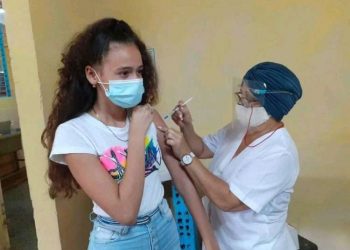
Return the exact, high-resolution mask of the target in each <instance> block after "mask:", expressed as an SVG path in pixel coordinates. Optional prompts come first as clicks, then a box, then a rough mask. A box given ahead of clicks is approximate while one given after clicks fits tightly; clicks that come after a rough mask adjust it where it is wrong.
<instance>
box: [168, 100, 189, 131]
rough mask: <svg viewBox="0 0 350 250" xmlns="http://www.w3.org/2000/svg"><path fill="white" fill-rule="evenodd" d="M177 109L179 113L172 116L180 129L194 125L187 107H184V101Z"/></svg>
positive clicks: (179, 103) (180, 102)
mask: <svg viewBox="0 0 350 250" xmlns="http://www.w3.org/2000/svg"><path fill="white" fill-rule="evenodd" d="M175 108H178V110H177V111H175V112H174V114H173V115H172V116H171V118H172V119H173V121H174V122H175V123H176V124H177V125H178V126H179V127H180V128H184V127H186V126H188V125H191V124H192V116H191V113H190V110H189V109H188V107H187V105H183V101H182V100H180V101H179V102H178V104H177V106H176V107H175Z"/></svg>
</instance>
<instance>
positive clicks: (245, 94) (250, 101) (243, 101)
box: [235, 83, 261, 108]
mask: <svg viewBox="0 0 350 250" xmlns="http://www.w3.org/2000/svg"><path fill="white" fill-rule="evenodd" d="M235 94H236V97H237V104H239V105H242V106H244V107H247V108H248V107H261V105H260V103H259V101H258V100H257V99H256V98H255V96H254V95H253V94H252V93H251V91H250V90H249V88H248V87H247V85H246V84H244V83H243V84H242V85H241V87H240V90H239V91H238V92H236V93H235Z"/></svg>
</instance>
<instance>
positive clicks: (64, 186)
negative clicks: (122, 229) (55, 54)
mask: <svg viewBox="0 0 350 250" xmlns="http://www.w3.org/2000/svg"><path fill="white" fill-rule="evenodd" d="M111 42H117V43H122V44H125V43H127V44H129V43H131V44H135V45H136V46H137V48H138V49H139V51H140V53H141V58H142V62H143V72H142V77H143V84H144V88H145V93H144V94H143V96H142V100H141V103H140V104H146V103H150V104H155V103H157V101H158V78H157V74H156V71H155V68H154V66H153V64H152V60H151V58H150V56H149V54H148V52H147V49H146V46H145V44H144V43H143V42H142V41H141V40H140V38H139V37H138V36H137V35H136V34H135V32H134V31H133V30H132V29H131V27H130V26H129V25H128V24H127V23H126V22H124V21H122V20H117V19H115V18H104V19H101V20H98V21H97V22H95V23H93V24H91V25H89V26H88V27H87V28H86V29H85V30H84V31H83V32H81V33H80V34H78V35H77V36H76V37H75V38H74V39H73V40H72V41H71V42H70V43H69V44H68V46H67V47H66V49H65V50H64V52H63V54H62V59H61V62H62V64H63V66H62V67H61V68H59V69H58V74H59V80H58V88H57V89H56V93H55V97H54V101H53V105H52V112H51V114H50V116H49V119H48V122H47V125H46V128H45V129H44V131H43V133H42V135H41V142H42V144H43V145H44V147H45V148H47V149H48V152H49V154H50V152H51V150H52V144H53V141H54V139H55V132H56V129H57V127H58V126H59V125H60V124H61V123H64V122H66V121H68V120H70V119H73V118H75V117H78V116H79V115H81V114H83V113H85V112H88V111H89V110H91V108H92V107H93V105H94V103H95V101H96V96H97V92H96V88H93V87H92V86H91V84H90V83H89V82H88V80H87V78H86V75H85V67H86V66H87V65H96V64H101V62H102V59H103V57H104V56H106V55H107V53H108V51H109V45H110V43H111ZM48 177H49V179H50V187H49V194H50V197H51V198H52V199H53V198H55V197H57V195H58V194H62V195H63V196H64V197H66V198H70V197H72V195H73V194H74V193H75V192H76V191H77V189H80V186H79V184H78V183H77V181H76V180H75V179H74V177H73V176H72V174H71V172H70V171H69V168H68V167H67V166H66V165H62V164H58V163H56V162H53V161H51V160H49V169H48Z"/></svg>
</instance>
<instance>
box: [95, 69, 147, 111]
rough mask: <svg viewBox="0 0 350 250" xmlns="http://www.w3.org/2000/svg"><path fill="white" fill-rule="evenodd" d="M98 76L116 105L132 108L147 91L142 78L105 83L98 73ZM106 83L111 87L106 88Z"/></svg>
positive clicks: (107, 94) (109, 97)
mask: <svg viewBox="0 0 350 250" xmlns="http://www.w3.org/2000/svg"><path fill="white" fill-rule="evenodd" d="M95 73H96V72H95ZM96 76H97V78H98V80H99V82H98V83H99V84H101V86H102V87H103V89H104V90H105V93H106V96H107V97H108V99H109V100H110V101H111V102H113V103H114V104H115V105H117V106H119V107H121V108H132V107H135V106H136V105H137V104H139V103H140V102H141V99H142V95H143V93H144V92H145V88H144V87H143V79H142V78H138V79H130V80H109V81H108V83H103V82H102V81H101V79H100V77H99V76H98V74H97V73H96ZM104 84H108V85H109V88H108V89H106V88H105V86H104Z"/></svg>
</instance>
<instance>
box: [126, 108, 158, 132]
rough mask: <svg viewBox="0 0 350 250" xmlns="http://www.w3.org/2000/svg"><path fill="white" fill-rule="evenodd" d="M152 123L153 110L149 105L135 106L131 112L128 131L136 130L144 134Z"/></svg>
mask: <svg viewBox="0 0 350 250" xmlns="http://www.w3.org/2000/svg"><path fill="white" fill-rule="evenodd" d="M152 121H153V108H152V107H151V105H149V104H145V105H139V106H136V107H135V108H134V109H133V110H132V115H131V119H130V130H136V131H139V132H142V133H144V134H146V132H147V130H148V128H149V125H150V124H151V123H152Z"/></svg>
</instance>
